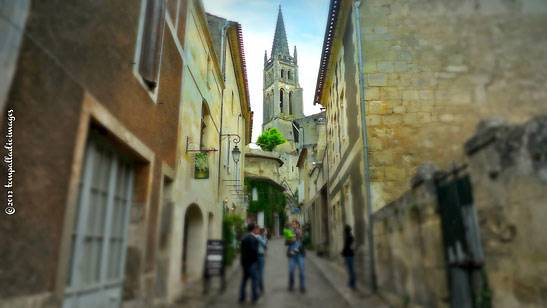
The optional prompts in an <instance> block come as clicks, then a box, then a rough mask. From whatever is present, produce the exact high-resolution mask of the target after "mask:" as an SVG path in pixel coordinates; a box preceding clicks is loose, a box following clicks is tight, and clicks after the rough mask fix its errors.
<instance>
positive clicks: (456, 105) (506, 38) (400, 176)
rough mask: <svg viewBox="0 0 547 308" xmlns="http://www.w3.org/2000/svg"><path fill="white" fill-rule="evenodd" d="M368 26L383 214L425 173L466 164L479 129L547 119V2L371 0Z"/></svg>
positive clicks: (372, 123)
mask: <svg viewBox="0 0 547 308" xmlns="http://www.w3.org/2000/svg"><path fill="white" fill-rule="evenodd" d="M359 16H360V20H359V21H360V30H361V37H360V39H361V46H362V52H363V59H364V60H363V61H364V62H363V71H364V75H365V76H364V77H365V79H366V89H365V100H366V104H367V126H369V128H368V138H369V146H370V147H369V149H370V151H371V155H370V158H371V180H372V194H373V196H374V197H373V204H374V208H375V209H379V208H381V207H382V206H384V205H385V204H388V203H389V202H390V201H393V200H395V199H397V198H398V197H399V196H400V195H401V193H402V192H404V191H406V190H408V189H409V188H410V187H409V185H408V180H409V179H410V177H411V176H412V175H413V174H415V172H416V168H417V166H418V165H419V164H420V163H422V162H433V163H435V164H436V165H438V166H439V167H441V168H445V167H446V165H445V164H447V163H450V162H451V161H453V160H461V159H462V158H463V153H462V152H461V148H460V146H459V145H460V144H461V143H463V142H464V141H465V140H466V139H468V138H470V137H471V135H472V134H473V127H475V125H476V124H477V123H478V122H479V121H480V119H482V118H484V117H489V116H500V117H503V118H505V119H507V120H508V121H509V122H514V123H517V122H522V121H525V120H526V119H529V118H530V117H532V116H534V115H536V114H542V113H546V112H547V104H545V101H546V98H547V92H546V90H545V84H546V83H547V73H546V72H545V69H544V67H545V65H547V57H545V49H546V48H547V37H546V36H545V35H544V33H545V31H544V29H545V28H547V2H545V1H536V0H513V1H508V0H461V1H447V0H415V1H408V0H371V1H361V5H360V7H359Z"/></svg>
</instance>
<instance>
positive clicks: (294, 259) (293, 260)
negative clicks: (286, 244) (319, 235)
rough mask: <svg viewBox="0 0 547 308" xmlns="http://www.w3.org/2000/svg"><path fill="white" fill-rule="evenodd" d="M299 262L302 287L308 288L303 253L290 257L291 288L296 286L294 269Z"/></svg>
mask: <svg viewBox="0 0 547 308" xmlns="http://www.w3.org/2000/svg"><path fill="white" fill-rule="evenodd" d="M297 264H298V276H299V278H300V289H305V288H306V283H305V277H304V256H302V254H301V253H299V254H297V255H295V256H292V257H289V288H290V289H292V288H294V269H295V267H296V265H297Z"/></svg>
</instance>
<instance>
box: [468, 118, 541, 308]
mask: <svg viewBox="0 0 547 308" xmlns="http://www.w3.org/2000/svg"><path fill="white" fill-rule="evenodd" d="M465 150H466V153H467V154H468V156H469V169H470V171H471V181H472V184H473V193H474V200H475V206H476V209H477V213H478V217H479V226H480V231H481V236H482V244H483V249H484V255H485V258H486V268H487V271H488V281H489V284H490V288H491V289H492V295H493V296H492V304H493V307H547V280H546V279H545V277H547V239H546V238H545V237H544V236H543V234H545V230H546V227H545V222H546V221H547V208H546V205H547V116H542V117H536V118H534V119H532V120H531V121H529V122H527V123H526V124H524V125H521V126H510V125H508V124H507V123H504V122H503V121H499V120H498V121H489V122H483V123H481V125H480V126H479V129H478V131H477V134H476V135H475V136H474V137H473V138H472V139H471V140H470V141H469V142H467V143H466V146H465Z"/></svg>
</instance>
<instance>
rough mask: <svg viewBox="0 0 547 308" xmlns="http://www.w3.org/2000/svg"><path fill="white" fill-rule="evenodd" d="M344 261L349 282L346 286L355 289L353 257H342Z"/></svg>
mask: <svg viewBox="0 0 547 308" xmlns="http://www.w3.org/2000/svg"><path fill="white" fill-rule="evenodd" d="M344 258H345V259H346V266H347V267H348V273H349V282H348V286H349V287H350V288H352V289H355V270H354V269H353V256H349V257H344Z"/></svg>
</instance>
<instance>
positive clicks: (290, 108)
mask: <svg viewBox="0 0 547 308" xmlns="http://www.w3.org/2000/svg"><path fill="white" fill-rule="evenodd" d="M292 104H293V98H292V92H290V93H289V114H293V113H292V112H293V110H292Z"/></svg>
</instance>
